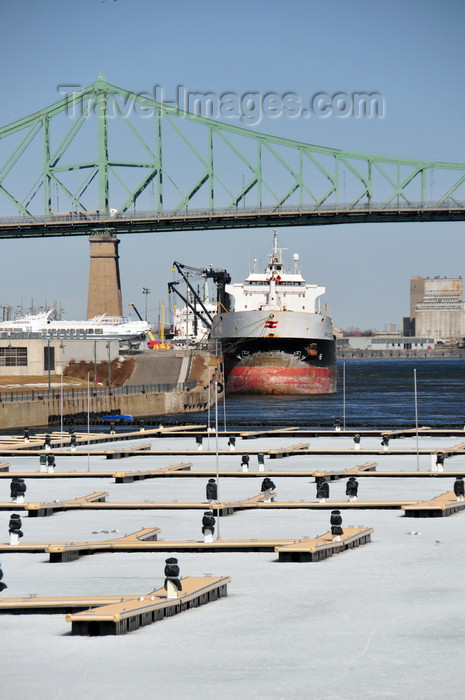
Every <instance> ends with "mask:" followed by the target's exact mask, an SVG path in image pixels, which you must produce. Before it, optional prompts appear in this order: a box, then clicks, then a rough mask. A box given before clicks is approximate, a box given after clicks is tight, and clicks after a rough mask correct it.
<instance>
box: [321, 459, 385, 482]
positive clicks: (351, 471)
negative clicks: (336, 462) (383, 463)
mask: <svg viewBox="0 0 465 700" xmlns="http://www.w3.org/2000/svg"><path fill="white" fill-rule="evenodd" d="M377 466H378V462H365V463H364V464H359V465H358V466H355V467H349V468H348V469H341V470H337V471H336V470H335V471H330V472H328V471H326V472H314V473H313V475H314V477H315V479H316V478H317V477H324V478H325V479H326V480H327V481H337V480H338V479H344V478H345V477H348V476H355V475H358V474H360V473H362V472H375V471H376V467H377Z"/></svg>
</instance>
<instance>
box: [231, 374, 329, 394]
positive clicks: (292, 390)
mask: <svg viewBox="0 0 465 700" xmlns="http://www.w3.org/2000/svg"><path fill="white" fill-rule="evenodd" d="M336 387H337V372H336V368H335V367H302V368H300V367H234V368H233V369H231V371H230V373H229V375H228V377H227V380H226V393H228V394H283V395H293V394H332V393H334V392H335V391H336Z"/></svg>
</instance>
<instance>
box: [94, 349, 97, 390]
mask: <svg viewBox="0 0 465 700" xmlns="http://www.w3.org/2000/svg"><path fill="white" fill-rule="evenodd" d="M94 386H97V341H96V340H94Z"/></svg>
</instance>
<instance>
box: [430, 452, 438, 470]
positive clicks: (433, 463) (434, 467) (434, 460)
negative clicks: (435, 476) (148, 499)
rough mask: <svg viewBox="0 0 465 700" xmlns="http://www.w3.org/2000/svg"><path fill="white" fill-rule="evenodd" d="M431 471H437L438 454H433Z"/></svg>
mask: <svg viewBox="0 0 465 700" xmlns="http://www.w3.org/2000/svg"><path fill="white" fill-rule="evenodd" d="M430 471H432V472H436V471H437V469H436V455H434V454H433V455H431V465H430Z"/></svg>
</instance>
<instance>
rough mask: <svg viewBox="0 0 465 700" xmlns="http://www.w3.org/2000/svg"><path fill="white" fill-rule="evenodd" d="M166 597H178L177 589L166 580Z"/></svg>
mask: <svg viewBox="0 0 465 700" xmlns="http://www.w3.org/2000/svg"><path fill="white" fill-rule="evenodd" d="M166 597H167V598H177V597H178V587H177V586H175V585H174V583H173V582H172V581H170V580H169V579H168V581H167V582H166Z"/></svg>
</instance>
